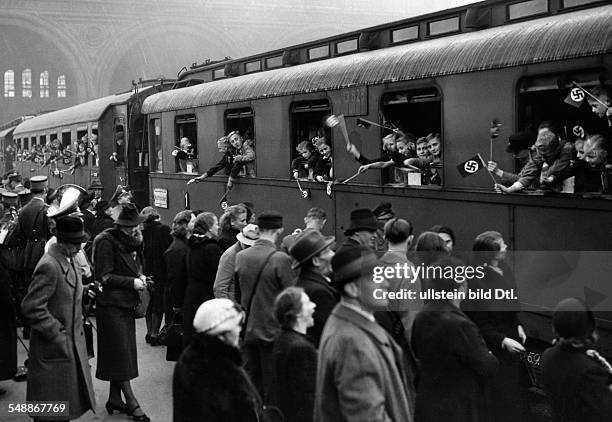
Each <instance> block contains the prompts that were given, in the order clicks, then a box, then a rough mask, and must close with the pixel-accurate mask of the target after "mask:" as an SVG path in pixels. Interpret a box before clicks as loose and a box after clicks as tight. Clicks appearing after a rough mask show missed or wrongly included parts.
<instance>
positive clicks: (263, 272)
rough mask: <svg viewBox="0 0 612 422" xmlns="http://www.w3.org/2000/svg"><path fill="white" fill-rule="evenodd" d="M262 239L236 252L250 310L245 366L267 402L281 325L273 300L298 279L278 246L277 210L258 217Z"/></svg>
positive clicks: (280, 222)
mask: <svg viewBox="0 0 612 422" xmlns="http://www.w3.org/2000/svg"><path fill="white" fill-rule="evenodd" d="M257 225H258V226H259V231H260V233H259V239H258V240H257V241H256V242H255V243H254V244H253V246H251V247H250V248H248V249H245V250H243V251H240V252H239V253H238V254H237V255H236V279H237V282H238V283H239V286H240V292H241V298H240V300H241V305H242V307H243V308H245V309H246V310H247V322H246V326H245V331H246V332H245V335H244V344H243V348H242V351H243V353H244V356H245V360H246V362H245V369H246V371H247V373H248V374H249V376H250V377H251V379H252V380H253V383H254V384H255V386H256V387H258V389H259V390H260V393H262V394H261V395H262V396H263V398H264V403H266V404H270V403H274V397H273V396H274V362H273V359H272V347H273V344H274V343H273V342H274V339H275V337H276V335H277V334H278V333H279V331H280V326H279V325H278V322H277V321H276V318H275V317H274V312H273V309H274V300H275V299H276V296H277V295H278V294H279V293H280V292H281V291H283V290H284V289H285V288H286V287H289V286H292V285H293V284H294V282H295V280H294V278H295V276H294V274H293V271H292V270H291V258H290V257H289V256H288V255H287V254H285V253H284V252H281V251H279V250H277V248H276V243H277V241H278V238H279V236H280V235H281V233H282V232H283V216H282V215H281V214H279V213H277V212H275V211H269V212H264V213H261V214H260V215H259V216H258V218H257Z"/></svg>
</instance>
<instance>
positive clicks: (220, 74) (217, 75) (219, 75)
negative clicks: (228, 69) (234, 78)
mask: <svg viewBox="0 0 612 422" xmlns="http://www.w3.org/2000/svg"><path fill="white" fill-rule="evenodd" d="M223 78H225V68H224V67H220V68H219V69H214V70H213V79H215V80H216V79H223Z"/></svg>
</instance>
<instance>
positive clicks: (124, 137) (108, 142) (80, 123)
mask: <svg viewBox="0 0 612 422" xmlns="http://www.w3.org/2000/svg"><path fill="white" fill-rule="evenodd" d="M155 82H156V83H157V84H151V85H148V86H146V85H145V86H142V85H141V84H135V85H134V87H133V89H131V90H130V91H127V92H123V93H119V94H114V95H109V96H107V97H103V98H98V99H95V100H92V101H89V102H86V103H82V104H78V105H76V106H73V107H69V108H65V109H62V110H57V111H53V112H50V113H46V114H42V115H39V116H36V117H34V118H31V119H28V120H25V121H24V122H22V123H20V124H19V125H17V126H16V127H15V128H14V129H13V131H12V142H13V145H16V146H17V148H18V150H19V151H21V154H22V155H23V157H21V159H20V160H17V161H13V163H12V167H13V168H14V169H15V170H17V171H19V172H20V173H21V174H22V175H23V176H24V177H29V176H33V175H36V174H48V175H49V180H50V186H51V187H57V186H59V185H62V184H66V183H76V184H78V185H81V186H84V187H86V188H87V187H88V186H90V185H91V184H92V183H93V182H98V183H101V184H102V186H104V188H105V190H106V192H107V194H108V195H110V194H112V192H113V191H114V189H115V187H116V186H117V185H118V184H121V185H129V186H130V187H131V189H132V191H133V194H134V197H135V200H136V203H137V204H138V205H139V206H141V207H142V206H145V205H146V204H147V203H148V200H149V191H148V161H149V159H148V156H147V154H148V148H147V146H148V143H147V139H148V138H147V134H146V127H147V126H146V124H145V120H144V116H143V115H142V114H141V111H140V107H141V105H142V101H143V100H144V99H145V98H146V97H147V96H148V95H151V94H154V93H156V92H159V91H161V90H163V89H168V88H170V87H171V86H172V83H171V82H163V81H161V82H160V81H155ZM24 151H28V155H29V156H30V157H32V154H35V151H37V152H38V154H37V156H36V157H35V158H26V157H25V152H24ZM75 164H76V166H75ZM6 165H8V163H6Z"/></svg>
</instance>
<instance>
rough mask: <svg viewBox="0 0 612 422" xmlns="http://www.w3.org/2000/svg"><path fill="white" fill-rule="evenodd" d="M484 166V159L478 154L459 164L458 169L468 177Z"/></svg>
mask: <svg viewBox="0 0 612 422" xmlns="http://www.w3.org/2000/svg"><path fill="white" fill-rule="evenodd" d="M484 166H485V165H484V163H483V162H482V159H481V158H480V157H479V156H478V155H475V156H473V157H472V158H468V159H467V160H465V161H464V162H463V163H461V164H459V165H458V166H457V170H459V173H461V175H462V176H463V177H468V176H471V175H472V174H475V173H478V172H479V171H480V169H482V168H483V167H484Z"/></svg>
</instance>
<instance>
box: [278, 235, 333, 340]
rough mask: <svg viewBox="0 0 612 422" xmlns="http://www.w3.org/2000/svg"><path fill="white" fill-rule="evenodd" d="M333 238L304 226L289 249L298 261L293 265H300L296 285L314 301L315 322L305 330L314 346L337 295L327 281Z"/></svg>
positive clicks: (329, 271)
mask: <svg viewBox="0 0 612 422" xmlns="http://www.w3.org/2000/svg"><path fill="white" fill-rule="evenodd" d="M334 241H335V240H334V238H333V237H324V236H323V235H322V234H321V232H319V231H318V230H306V231H304V232H302V233H301V234H300V235H299V236H298V237H297V240H296V241H295V242H294V244H293V246H292V247H291V249H290V252H291V255H292V256H293V258H294V259H295V260H296V261H297V262H296V263H295V264H294V265H293V268H294V269H296V268H299V269H300V275H299V277H298V279H297V283H296V286H298V287H302V288H303V289H304V291H305V292H306V294H307V295H308V297H309V298H310V299H311V300H312V301H313V302H314V303H315V304H316V305H317V309H316V310H315V313H314V324H313V326H312V327H310V328H308V331H307V334H308V335H309V336H310V337H312V339H313V340H314V343H315V346H319V341H320V340H321V334H322V333H323V327H324V326H325V322H326V321H327V318H329V315H330V314H331V312H332V310H333V309H334V306H336V303H338V300H339V299H340V297H339V294H338V292H337V291H336V289H335V288H334V287H333V286H332V285H331V284H330V283H331V278H330V276H331V272H332V268H331V260H332V257H333V256H334V251H332V250H331V246H332V245H333V243H334Z"/></svg>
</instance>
